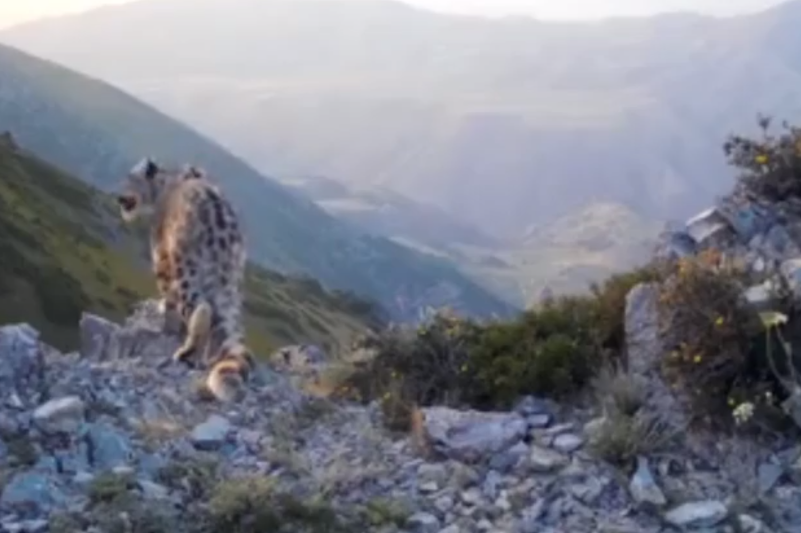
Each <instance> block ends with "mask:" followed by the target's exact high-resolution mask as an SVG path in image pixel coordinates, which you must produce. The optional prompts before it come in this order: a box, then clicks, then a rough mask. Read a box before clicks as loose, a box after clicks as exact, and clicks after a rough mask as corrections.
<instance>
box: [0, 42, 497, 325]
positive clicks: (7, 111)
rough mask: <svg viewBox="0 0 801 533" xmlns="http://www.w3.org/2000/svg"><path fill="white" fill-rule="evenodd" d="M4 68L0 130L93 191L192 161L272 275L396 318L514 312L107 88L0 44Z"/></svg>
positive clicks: (438, 264) (450, 271)
mask: <svg viewBox="0 0 801 533" xmlns="http://www.w3.org/2000/svg"><path fill="white" fill-rule="evenodd" d="M0 68H2V70H3V73H4V75H3V77H2V78H1V79H0V129H9V130H13V131H14V133H15V135H16V136H17V138H19V139H20V141H21V142H22V144H23V145H26V146H30V148H31V150H32V151H34V152H35V153H38V154H42V155H44V156H45V157H47V158H48V159H50V160H51V161H53V162H54V163H56V164H57V165H58V166H60V167H62V168H65V169H66V170H68V171H70V172H72V173H74V174H75V175H78V176H80V177H82V178H83V179H85V180H86V181H87V182H89V183H90V184H93V185H95V186H98V187H100V188H102V189H105V190H109V189H113V187H115V186H116V182H117V181H118V180H120V179H121V178H122V176H123V175H124V173H125V172H127V170H128V169H129V168H130V166H131V165H132V164H133V163H134V162H135V161H136V160H138V159H139V158H140V157H141V156H143V155H150V156H154V157H155V158H156V159H160V160H163V161H164V162H165V163H171V164H181V163H182V162H185V161H192V162H194V163H196V164H199V165H201V166H204V167H206V168H207V169H208V171H209V172H210V174H211V175H212V177H213V179H215V180H216V181H219V182H220V184H221V185H222V186H223V187H224V188H225V189H226V191H227V192H228V193H229V194H230V195H231V197H232V200H233V201H234V203H235V204H236V205H237V207H238V208H239V209H240V210H241V211H242V214H243V218H244V225H245V226H246V230H247V233H248V240H249V245H250V247H251V257H252V258H253V259H254V260H256V261H260V262H264V263H265V264H266V265H267V266H269V267H270V268H273V269H277V270H279V271H282V272H284V273H287V272H292V273H299V274H303V275H308V276H311V277H314V278H317V279H320V281H322V282H323V283H324V284H326V285H327V286H329V287H332V288H337V289H346V290H351V291H356V292H358V293H359V294H361V295H367V296H369V297H371V298H375V299H376V300H377V301H378V302H379V303H380V304H381V305H382V306H384V307H385V308H387V310H388V311H390V312H391V313H392V314H393V315H394V316H395V317H396V318H404V319H406V318H410V317H411V318H414V317H416V315H417V313H418V312H419V311H420V309H419V308H417V307H414V308H413V309H409V308H408V306H407V307H404V308H403V310H401V307H402V306H399V305H398V304H397V301H398V298H399V297H405V298H406V299H407V300H408V301H410V302H414V304H413V306H427V305H431V306H441V305H452V306H454V307H456V308H459V309H461V310H463V311H465V312H467V313H470V314H477V315H484V314H485V313H493V312H498V313H501V314H504V313H507V312H511V310H512V308H511V307H509V306H508V304H506V303H505V302H502V301H500V300H498V299H496V298H495V297H494V296H492V295H490V294H489V293H487V292H486V291H484V290H483V289H481V288H480V287H478V286H477V285H475V284H474V283H473V282H472V281H470V280H468V279H467V278H465V277H463V276H462V275H461V274H459V273H458V272H457V271H456V270H455V269H454V268H453V267H451V266H450V265H449V264H447V263H446V262H444V261H439V260H433V259H432V258H430V257H426V256H423V255H421V254H415V252H413V251H410V250H408V249H406V248H403V247H401V246H399V245H396V244H394V243H392V242H390V241H388V240H385V239H383V238H381V237H376V236H371V235H369V234H366V233H364V232H355V231H353V229H352V228H349V227H347V226H345V225H344V224H343V223H341V222H339V221H338V220H336V219H334V218H332V217H331V216H330V215H328V214H326V213H325V212H323V211H322V210H320V209H318V208H317V207H316V206H314V205H313V204H312V203H311V202H302V201H299V200H297V199H296V198H295V197H293V196H292V195H291V193H289V192H288V191H286V190H285V188H284V187H282V186H281V185H280V184H278V183H275V182H273V181H271V180H269V179H268V178H265V177H264V176H262V175H260V174H258V173H257V172H256V171H255V170H253V169H252V168H251V167H249V166H248V165H247V164H246V163H244V162H243V161H241V160H240V159H238V158H236V157H235V156H233V155H230V154H228V153H226V152H225V151H224V150H223V149H222V148H220V147H219V145H217V144H215V143H214V142H213V141H211V140H209V139H208V138H207V137H205V136H203V135H201V134H197V133H195V132H194V131H193V130H191V129H190V128H188V127H186V126H184V125H182V124H181V123H180V122H177V121H175V120H173V119H171V118H169V117H168V116H166V115H164V114H163V113H161V112H158V111H155V110H152V109H151V108H149V107H148V106H147V105H146V104H144V103H141V102H140V101H138V100H136V99H135V98H134V97H132V96H130V95H127V94H125V93H124V92H122V91H120V90H118V89H116V88H113V87H111V86H110V85H107V84H106V83H104V82H99V81H97V80H93V79H91V78H90V77H87V76H84V75H81V74H77V73H74V72H72V71H70V70H69V69H67V68H65V67H62V66H59V65H55V64H53V63H52V62H49V61H46V60H40V59H38V58H35V57H34V56H32V55H30V54H27V53H24V52H20V51H17V50H15V49H13V48H11V47H6V46H0ZM443 284H444V285H443ZM443 286H445V287H449V290H448V291H445V292H443V290H442V288H443ZM443 294H447V296H445V297H444V296H442V295H443ZM443 298H445V299H443Z"/></svg>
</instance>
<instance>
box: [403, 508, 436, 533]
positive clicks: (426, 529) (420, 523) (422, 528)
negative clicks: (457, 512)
mask: <svg viewBox="0 0 801 533" xmlns="http://www.w3.org/2000/svg"><path fill="white" fill-rule="evenodd" d="M407 525H408V526H409V527H410V528H411V529H412V531H414V532H415V533H437V531H439V530H440V528H441V526H440V522H439V519H438V518H437V517H436V516H434V515H433V514H431V513H423V512H418V513H414V514H413V515H412V516H410V517H409V519H408V520H407Z"/></svg>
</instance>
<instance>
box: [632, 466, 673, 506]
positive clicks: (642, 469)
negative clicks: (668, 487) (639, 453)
mask: <svg viewBox="0 0 801 533" xmlns="http://www.w3.org/2000/svg"><path fill="white" fill-rule="evenodd" d="M629 492H630V493H631V497H632V498H634V501H636V502H637V503H639V504H642V503H647V504H652V505H656V506H658V507H662V506H663V505H666V504H667V499H666V498H665V495H664V494H663V493H662V489H660V488H659V485H657V484H656V480H655V479H654V476H653V474H652V473H651V469H650V468H649V467H648V460H647V459H646V458H645V457H637V470H636V471H635V472H634V475H633V476H632V478H631V482H630V483H629Z"/></svg>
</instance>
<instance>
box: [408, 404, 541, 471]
mask: <svg viewBox="0 0 801 533" xmlns="http://www.w3.org/2000/svg"><path fill="white" fill-rule="evenodd" d="M423 414H424V419H425V421H424V426H425V432H426V434H427V436H428V440H429V442H431V443H432V444H433V446H434V448H435V449H436V450H437V451H438V452H440V453H442V454H444V455H445V456H447V457H450V458H453V459H457V460H460V461H464V462H473V461H478V460H481V459H484V458H489V457H491V456H492V455H493V454H496V453H499V452H501V451H503V450H507V449H509V448H510V447H512V446H513V445H514V444H516V443H518V442H520V441H521V440H522V439H523V437H524V436H525V434H526V430H527V428H528V427H527V424H526V421H525V420H524V419H523V418H522V417H521V416H520V415H517V414H514V413H483V412H479V411H456V410H454V409H449V408H447V407H430V408H427V409H424V410H423Z"/></svg>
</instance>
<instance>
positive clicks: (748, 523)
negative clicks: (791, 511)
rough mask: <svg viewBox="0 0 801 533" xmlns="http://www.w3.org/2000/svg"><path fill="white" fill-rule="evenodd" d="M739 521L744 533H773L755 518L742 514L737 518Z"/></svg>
mask: <svg viewBox="0 0 801 533" xmlns="http://www.w3.org/2000/svg"><path fill="white" fill-rule="evenodd" d="M737 521H738V522H739V523H740V527H741V528H742V533H772V531H771V529H770V528H768V526H766V525H765V524H764V523H763V522H762V521H761V520H759V519H757V518H754V517H753V516H750V515H747V514H741V515H739V516H738V517H737Z"/></svg>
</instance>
